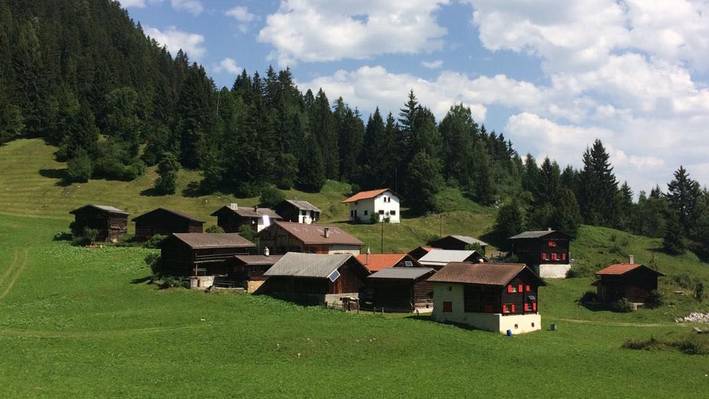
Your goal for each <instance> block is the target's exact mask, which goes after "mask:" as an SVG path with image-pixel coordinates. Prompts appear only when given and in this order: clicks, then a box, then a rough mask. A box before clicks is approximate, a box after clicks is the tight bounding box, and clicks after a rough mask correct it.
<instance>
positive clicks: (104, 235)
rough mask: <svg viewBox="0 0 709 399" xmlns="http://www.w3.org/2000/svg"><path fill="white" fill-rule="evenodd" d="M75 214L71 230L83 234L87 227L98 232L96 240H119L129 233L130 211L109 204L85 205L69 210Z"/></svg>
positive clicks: (76, 233)
mask: <svg viewBox="0 0 709 399" xmlns="http://www.w3.org/2000/svg"><path fill="white" fill-rule="evenodd" d="M69 213H70V214H72V215H74V223H72V224H71V231H72V233H73V234H74V235H82V234H83V233H84V230H85V229H87V228H88V229H93V230H96V231H97V232H98V234H97V236H96V241H114V242H115V241H118V239H119V238H120V237H121V236H122V235H123V234H126V233H128V212H126V211H123V210H121V209H118V208H115V207H112V206H108V205H94V204H89V205H84V206H82V207H81V208H77V209H74V210H73V211H71V212H69Z"/></svg>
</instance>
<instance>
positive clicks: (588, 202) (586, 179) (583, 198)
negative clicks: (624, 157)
mask: <svg viewBox="0 0 709 399" xmlns="http://www.w3.org/2000/svg"><path fill="white" fill-rule="evenodd" d="M583 164H584V168H583V171H582V172H581V174H580V176H579V180H580V182H579V184H580V187H579V194H580V197H579V198H578V200H579V206H580V208H581V215H582V216H583V218H584V220H585V221H586V223H589V224H602V225H605V226H614V225H615V221H616V217H617V212H618V208H617V198H618V196H617V191H618V182H617V180H616V178H615V175H614V174H613V167H612V166H611V164H610V156H609V155H608V153H607V152H606V149H605V147H603V143H601V141H600V140H596V141H595V142H594V143H593V146H592V147H591V148H588V149H586V152H585V153H584V154H583Z"/></svg>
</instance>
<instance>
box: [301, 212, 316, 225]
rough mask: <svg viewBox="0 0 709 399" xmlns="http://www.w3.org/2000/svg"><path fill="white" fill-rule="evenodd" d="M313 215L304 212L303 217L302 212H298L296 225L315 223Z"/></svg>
mask: <svg viewBox="0 0 709 399" xmlns="http://www.w3.org/2000/svg"><path fill="white" fill-rule="evenodd" d="M313 213H314V211H305V215H303V211H301V210H299V211H298V223H304V224H312V223H313V222H314V221H315V220H314V218H313Z"/></svg>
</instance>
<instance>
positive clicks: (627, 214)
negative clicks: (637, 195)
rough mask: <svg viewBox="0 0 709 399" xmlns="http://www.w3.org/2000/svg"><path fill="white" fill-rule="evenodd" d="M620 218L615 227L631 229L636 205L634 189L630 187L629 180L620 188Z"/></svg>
mask: <svg viewBox="0 0 709 399" xmlns="http://www.w3.org/2000/svg"><path fill="white" fill-rule="evenodd" d="M616 201H617V203H618V218H617V220H616V224H615V227H616V228H618V229H621V230H626V231H627V230H629V229H630V227H631V225H632V220H633V213H634V212H635V205H634V204H633V190H631V189H630V186H629V185H628V182H623V185H622V186H621V187H620V190H618V198H617V200H616Z"/></svg>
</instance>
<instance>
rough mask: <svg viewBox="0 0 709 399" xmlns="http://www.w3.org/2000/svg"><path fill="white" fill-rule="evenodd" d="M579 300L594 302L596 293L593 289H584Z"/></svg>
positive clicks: (596, 297) (596, 296)
mask: <svg viewBox="0 0 709 399" xmlns="http://www.w3.org/2000/svg"><path fill="white" fill-rule="evenodd" d="M579 302H580V303H582V304H588V303H596V302H598V295H597V294H596V293H595V292H593V291H586V292H584V294H583V295H581V298H580V299H579Z"/></svg>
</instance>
